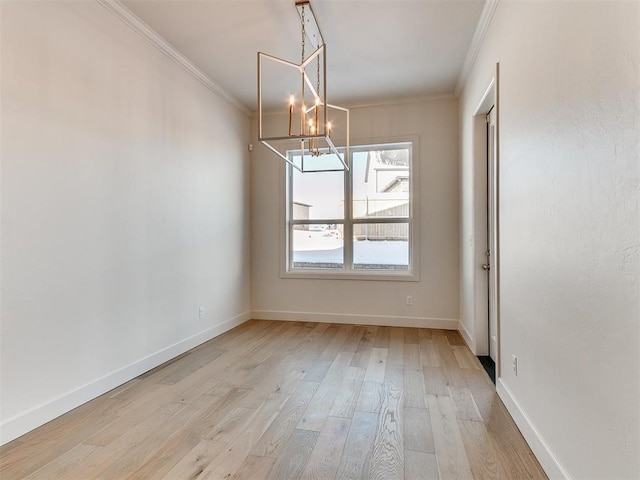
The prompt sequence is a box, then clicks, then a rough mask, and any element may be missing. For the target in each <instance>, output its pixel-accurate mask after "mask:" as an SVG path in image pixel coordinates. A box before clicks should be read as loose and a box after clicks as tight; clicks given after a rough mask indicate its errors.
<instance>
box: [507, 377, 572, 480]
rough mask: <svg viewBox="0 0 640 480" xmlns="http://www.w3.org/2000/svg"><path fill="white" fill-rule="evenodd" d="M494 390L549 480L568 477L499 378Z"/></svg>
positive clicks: (565, 479)
mask: <svg viewBox="0 0 640 480" xmlns="http://www.w3.org/2000/svg"><path fill="white" fill-rule="evenodd" d="M496 391H497V393H498V396H499V397H500V399H501V400H502V402H503V403H504V405H505V407H507V410H508V411H509V413H510V414H511V417H513V420H514V422H516V425H517V426H518V428H519V429H520V432H521V433H522V436H523V437H524V439H525V440H526V441H527V443H528V444H529V447H530V448H531V450H532V451H533V453H534V455H535V456H536V458H537V459H538V461H539V462H540V465H542V468H543V469H544V471H545V473H546V474H547V476H548V477H549V478H550V479H551V480H555V479H562V480H568V479H570V478H571V477H569V474H568V473H567V471H566V470H565V469H564V468H563V467H562V465H561V464H560V462H559V461H558V459H557V458H556V456H555V455H554V454H553V452H552V451H551V449H550V448H549V445H547V442H545V441H544V438H542V435H540V432H539V431H538V430H537V429H536V427H535V425H534V424H533V423H532V422H531V420H530V419H529V417H527V414H526V413H525V412H524V410H523V409H522V407H521V406H520V404H519V403H518V401H517V400H516V398H515V397H514V396H513V393H512V392H511V390H509V387H507V386H506V385H505V384H504V382H503V381H502V379H501V378H499V379H498V382H497V384H496Z"/></svg>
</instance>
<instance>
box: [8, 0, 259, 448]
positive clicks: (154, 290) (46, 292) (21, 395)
mask: <svg viewBox="0 0 640 480" xmlns="http://www.w3.org/2000/svg"><path fill="white" fill-rule="evenodd" d="M0 9H1V10H0V13H1V17H2V24H1V27H2V33H1V34H2V37H1V44H2V56H1V57H2V58H1V61H2V64H1V67H2V90H1V95H2V112H1V115H2V130H1V140H2V145H1V160H2V164H1V167H2V170H1V171H2V180H1V188H2V190H1V201H2V204H1V205H2V224H1V228H2V231H1V233H2V244H1V255H2V256H1V259H2V264H1V265H2V272H1V273H2V309H1V315H2V324H1V327H2V331H1V332H2V340H1V357H0V362H1V378H2V388H1V389H0V394H1V422H2V440H3V441H6V440H9V439H10V438H12V437H15V436H16V435H19V434H21V433H24V431H26V430H28V429H30V428H33V427H35V426H37V425H38V424H40V423H42V422H44V421H46V420H49V419H50V418H52V417H54V416H56V415H58V414H60V413H63V412H64V411H66V410H68V409H69V408H72V407H74V406H76V405H77V404H78V403H82V402H83V401H86V400H87V399H88V398H91V397H92V396H94V395H97V394H99V393H102V391H104V389H108V388H111V387H113V386H115V385H117V384H119V383H122V382H123V381H125V380H127V379H128V378H130V377H131V376H132V375H136V374H138V373H140V372H141V371H144V370H146V369H148V368H151V367H153V366H155V364H157V363H158V362H161V361H164V360H167V359H168V358H170V357H172V356H175V355H176V354H178V353H181V351H182V350H184V349H186V348H188V347H192V346H194V344H196V343H198V342H201V341H204V340H206V339H207V338H209V337H210V336H212V335H215V334H216V333H220V332H221V331H223V330H224V329H226V328H229V327H230V326H233V325H235V324H237V323H238V322H240V321H243V320H245V319H246V318H248V312H249V311H250V303H249V302H250V296H249V261H248V256H249V233H248V229H249V216H248V206H249V205H248V202H249V193H248V187H249V161H248V152H247V150H246V144H247V142H248V138H249V132H250V119H249V117H247V116H246V115H245V114H244V113H241V112H240V111H239V110H238V109H237V108H235V107H232V106H230V105H229V104H228V103H226V102H224V101H223V100H221V99H220V98H219V97H218V96H216V95H215V94H214V93H212V92H211V91H210V90H208V89H207V88H205V87H204V86H203V85H202V84H201V83H199V82H198V81H197V80H195V79H194V78H193V77H191V76H190V75H188V74H187V73H186V72H185V71H183V70H182V69H181V68H179V67H178V66H177V65H176V64H174V63H173V62H172V61H171V60H169V59H168V58H166V57H165V56H163V55H162V54H161V53H160V52H159V51H158V50H156V49H155V48H154V47H153V46H152V45H151V44H149V43H148V42H146V41H145V40H143V39H142V37H140V36H139V35H138V34H137V33H136V32H134V31H133V30H132V29H131V28H130V27H128V26H127V25H125V24H124V23H123V22H122V21H121V20H119V19H118V18H116V17H115V16H114V15H113V14H111V13H110V12H109V11H107V10H106V9H105V8H104V7H102V6H100V5H99V4H98V3H95V2H0ZM199 306H202V307H204V309H205V314H204V318H202V319H200V318H199V316H198V307H199Z"/></svg>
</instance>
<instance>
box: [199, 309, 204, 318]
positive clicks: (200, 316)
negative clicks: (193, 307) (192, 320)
mask: <svg viewBox="0 0 640 480" xmlns="http://www.w3.org/2000/svg"><path fill="white" fill-rule="evenodd" d="M198 318H204V307H200V308H198Z"/></svg>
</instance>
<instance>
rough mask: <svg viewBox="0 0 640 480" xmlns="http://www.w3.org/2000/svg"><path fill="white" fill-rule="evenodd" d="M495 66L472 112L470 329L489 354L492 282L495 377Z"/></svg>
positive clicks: (497, 305)
mask: <svg viewBox="0 0 640 480" xmlns="http://www.w3.org/2000/svg"><path fill="white" fill-rule="evenodd" d="M499 67H500V64H499V63H497V64H496V66H495V71H494V72H493V75H492V76H491V78H490V79H489V81H488V82H487V84H486V85H487V87H486V88H485V89H484V93H483V94H482V96H481V97H480V98H479V101H478V103H477V105H478V106H477V107H476V109H475V111H474V114H473V168H474V185H475V192H474V238H475V248H474V266H473V267H474V272H475V279H474V280H475V281H474V285H475V289H474V290H475V291H474V298H475V302H474V322H473V325H474V331H473V340H474V343H475V352H474V353H475V354H476V355H489V316H488V312H489V282H491V283H492V287H493V288H492V294H493V302H494V305H495V317H496V352H495V353H496V379H498V378H499V377H500V263H499V260H500V217H499V211H500V196H499V191H500V189H499V165H500V102H499ZM492 108H494V109H495V118H496V132H495V137H496V138H495V150H496V152H495V157H494V159H493V169H492V170H493V178H491V179H488V175H487V113H489V111H490V110H491V109H492ZM491 186H492V187H493V195H494V199H495V200H494V206H493V207H494V208H493V212H492V213H493V215H492V217H493V220H494V224H493V239H494V245H493V248H491V247H490V248H489V249H490V250H491V261H490V264H491V270H490V274H489V275H487V273H486V271H485V270H483V269H482V264H483V263H486V259H487V257H486V250H487V245H486V243H487V240H486V239H487V238H488V235H487V234H488V228H490V227H488V218H487V216H488V215H487V212H488V205H487V197H488V193H489V190H488V188H490V187H491Z"/></svg>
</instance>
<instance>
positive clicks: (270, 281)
mask: <svg viewBox="0 0 640 480" xmlns="http://www.w3.org/2000/svg"><path fill="white" fill-rule="evenodd" d="M269 121H277V120H274V119H273V118H270V119H269ZM457 122H458V111H457V101H456V100H452V99H448V100H447V99H445V100H435V101H423V102H416V103H412V104H410V103H407V104H399V105H390V106H378V107H368V108H355V109H352V110H351V143H352V144H354V143H356V142H357V141H358V139H385V138H387V139H392V138H393V137H397V136H403V135H405V136H406V135H415V136H418V137H419V144H420V151H419V169H420V219H419V220H420V260H421V265H420V281H419V282H403V281H400V282H393V281H363V280H312V279H290V278H288V279H281V278H280V262H281V258H280V253H281V252H280V250H281V249H280V241H281V239H282V232H280V218H281V215H283V209H282V208H283V207H282V198H283V197H282V191H281V189H282V188H283V180H284V161H282V160H280V159H279V158H278V157H277V156H276V155H274V154H273V153H271V152H269V151H268V150H267V149H266V147H263V146H262V145H260V144H258V142H257V127H256V123H257V122H256V121H254V130H253V137H254V140H253V142H254V143H255V144H256V148H255V150H254V153H253V156H252V159H251V161H252V169H251V185H252V198H251V218H252V223H251V227H252V229H251V235H252V243H251V245H252V246H251V262H252V283H251V285H252V288H251V294H252V309H253V311H254V315H255V316H261V317H265V318H285V319H286V318H296V319H309V320H322V321H340V320H341V319H342V320H345V321H350V322H359V323H382V324H408V325H422V326H427V325H436V324H437V325H442V326H447V327H449V328H457V326H458V296H459V291H458V269H459V263H458V227H459V220H458V218H459V217H458V215H459V214H458V210H459V209H458V197H459V195H458V162H457V157H458V142H457V129H458V127H457ZM407 295H412V296H413V300H414V304H413V306H410V307H409V306H407V305H406V304H405V297H406V296H407ZM287 312H295V313H294V314H291V315H288V313H287Z"/></svg>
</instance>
